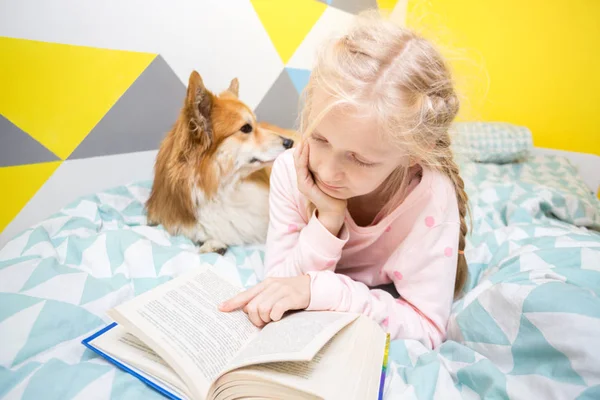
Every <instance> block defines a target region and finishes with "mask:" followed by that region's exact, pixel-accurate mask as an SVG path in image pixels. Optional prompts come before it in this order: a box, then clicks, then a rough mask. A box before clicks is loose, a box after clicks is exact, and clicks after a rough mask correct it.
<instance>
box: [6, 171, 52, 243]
mask: <svg viewBox="0 0 600 400" xmlns="http://www.w3.org/2000/svg"><path fill="white" fill-rule="evenodd" d="M61 162H62V161H52V162H47V163H39V164H26V165H19V166H16V167H2V168H0V192H1V193H2V207H0V232H2V231H3V230H4V228H5V227H6V226H7V225H8V224H9V223H10V221H12V219H13V218H14V217H15V216H16V215H17V214H18V213H19V212H20V211H21V209H22V208H23V207H24V206H25V204H27V202H28V201H29V199H31V198H32V197H33V195H34V194H35V193H36V192H37V191H38V189H39V188H40V187H42V185H43V184H44V183H45V182H46V181H47V180H48V178H49V177H50V176H51V175H52V174H53V173H54V171H55V170H56V168H58V166H59V165H60V164H61Z"/></svg>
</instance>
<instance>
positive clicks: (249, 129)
mask: <svg viewBox="0 0 600 400" xmlns="http://www.w3.org/2000/svg"><path fill="white" fill-rule="evenodd" d="M240 131H242V132H244V133H250V132H252V125H250V124H246V125H244V126H242V129H240Z"/></svg>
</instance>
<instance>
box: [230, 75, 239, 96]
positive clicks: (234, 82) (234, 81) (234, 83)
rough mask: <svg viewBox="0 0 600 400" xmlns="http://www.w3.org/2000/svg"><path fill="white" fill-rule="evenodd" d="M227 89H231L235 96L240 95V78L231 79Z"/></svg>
mask: <svg viewBox="0 0 600 400" xmlns="http://www.w3.org/2000/svg"><path fill="white" fill-rule="evenodd" d="M227 91H229V92H230V93H233V95H235V97H238V96H239V92H240V82H239V81H238V78H233V79H232V80H231V83H230V84H229V87H228V88H227Z"/></svg>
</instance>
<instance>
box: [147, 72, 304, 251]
mask: <svg viewBox="0 0 600 400" xmlns="http://www.w3.org/2000/svg"><path fill="white" fill-rule="evenodd" d="M238 91H239V82H238V80H237V78H235V79H233V80H232V81H231V83H230V85H229V88H228V89H227V90H225V91H223V92H221V93H219V94H213V93H212V92H210V91H209V90H207V89H206V87H205V86H204V83H203V81H202V78H201V77H200V74H198V72H196V71H193V72H192V73H191V75H190V78H189V83H188V87H187V94H186V98H185V100H184V104H183V107H182V108H181V111H180V113H179V116H178V118H177V120H176V122H175V124H174V125H173V128H172V129H171V130H170V131H169V132H168V133H167V135H166V137H165V138H164V140H163V141H162V143H161V145H160V148H159V151H158V154H157V157H156V162H155V165H154V182H153V185H152V190H151V192H150V197H149V198H148V200H147V202H146V204H145V206H146V212H147V221H148V224H149V225H158V224H160V225H162V226H163V227H164V228H165V230H166V231H167V232H169V234H171V235H184V236H186V237H188V238H189V239H191V240H192V241H193V242H194V243H196V244H198V245H199V246H200V247H199V251H200V252H201V253H207V252H218V253H220V254H223V253H224V252H225V251H226V249H227V247H229V246H234V245H246V244H264V243H265V241H266V235H267V228H268V223H269V176H270V167H271V165H272V163H273V161H275V158H276V157H277V156H278V155H279V154H281V153H283V152H284V151H285V150H287V149H289V148H291V147H293V146H294V139H295V133H294V132H293V131H290V130H286V129H282V128H279V127H277V126H274V125H271V124H268V123H257V121H256V116H255V115H254V113H253V112H252V110H251V109H250V108H249V107H248V106H247V105H246V104H244V103H243V102H242V101H241V100H240V99H239V98H238Z"/></svg>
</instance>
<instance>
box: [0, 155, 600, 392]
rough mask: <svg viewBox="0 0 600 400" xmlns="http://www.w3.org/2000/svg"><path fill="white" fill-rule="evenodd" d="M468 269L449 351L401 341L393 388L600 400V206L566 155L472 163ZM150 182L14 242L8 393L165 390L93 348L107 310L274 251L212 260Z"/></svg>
mask: <svg viewBox="0 0 600 400" xmlns="http://www.w3.org/2000/svg"><path fill="white" fill-rule="evenodd" d="M461 168H462V174H463V176H464V178H465V181H466V188H467V192H468V194H469V196H470V202H471V208H472V215H473V224H474V225H473V226H474V229H473V233H472V234H471V235H470V236H469V237H468V243H467V248H466V252H465V253H466V257H467V260H468V262H469V265H470V271H471V275H470V280H469V282H468V285H467V287H466V288H465V293H464V296H463V297H462V298H461V299H460V300H458V301H457V302H456V303H455V304H454V306H453V312H452V315H451V319H450V322H449V337H448V340H447V341H446V342H444V343H443V344H442V345H441V346H440V347H439V348H438V349H436V350H434V351H428V350H426V349H425V348H424V347H423V346H422V345H421V344H419V343H418V342H414V341H405V340H395V341H392V343H391V348H390V357H389V368H388V375H387V379H386V383H385V389H384V399H397V398H403V399H430V398H434V399H443V398H451V399H456V398H466V399H469V398H473V399H475V398H486V399H488V398H489V399H506V398H509V399H531V398H534V397H541V398H544V399H575V398H578V399H588V398H589V399H592V398H600V299H599V297H598V296H599V295H600V234H599V233H598V232H597V231H598V230H600V206H599V202H598V200H597V199H596V198H595V197H594V196H593V195H592V194H591V193H590V191H589V189H588V188H587V187H586V185H585V184H584V183H583V182H582V180H581V179H580V178H579V177H578V175H577V171H576V169H575V167H574V166H573V165H572V164H571V163H570V162H569V161H568V160H567V159H566V158H562V157H557V156H530V157H529V158H527V159H526V160H525V161H521V162H516V163H505V164H493V163H476V162H471V161H468V162H463V163H462V166H461ZM150 185H151V182H135V183H133V184H130V185H127V186H119V187H115V188H113V189H110V190H107V191H104V192H102V193H96V194H93V195H89V196H85V197H82V198H79V199H77V200H76V201H74V202H73V203H71V204H69V205H67V206H66V207H64V208H62V209H61V210H60V211H59V212H57V213H56V214H54V215H52V216H51V217H49V218H47V219H45V220H44V221H42V222H41V223H39V224H37V225H35V226H32V227H31V228H30V229H28V230H26V231H24V232H22V233H21V234H20V235H18V236H17V237H15V238H14V239H12V240H11V241H10V242H8V244H7V245H6V246H5V247H4V248H3V249H2V250H0V344H1V346H2V350H1V351H0V397H2V398H7V399H42V398H43V399H61V400H63V399H106V400H108V399H117V398H127V399H136V398H144V399H152V398H157V399H158V398H162V397H161V395H159V394H158V393H156V392H154V391H153V390H151V389H150V388H148V387H146V386H145V385H144V384H143V383H141V382H140V381H138V380H137V379H135V378H133V377H132V376H130V375H129V374H126V373H124V372H122V371H120V370H118V369H116V368H113V367H112V366H111V365H109V364H107V363H106V362H105V361H104V360H102V359H100V358H99V357H97V356H96V355H95V354H94V353H92V352H90V351H89V350H86V349H85V347H84V346H83V345H82V344H81V340H82V338H84V337H85V336H86V335H88V334H89V333H90V332H92V331H94V330H96V329H98V328H99V327H101V326H103V325H105V324H106V323H107V322H109V320H108V318H107V317H106V315H105V311H106V310H107V309H109V308H111V307H113V306H115V305H117V304H119V303H121V302H123V301H125V300H127V299H130V298H132V297H133V296H135V295H138V294H140V293H142V292H144V291H146V290H148V289H150V288H153V287H155V286H156V285H159V284H161V283H163V282H166V281H168V280H169V279H171V278H172V277H174V276H177V275H179V274H180V273H182V272H184V271H186V270H189V269H191V268H194V267H195V266H198V265H199V264H200V263H201V262H208V263H210V264H212V265H214V266H215V267H216V268H217V269H218V270H219V271H221V273H222V274H224V275H226V276H228V277H230V278H231V279H233V280H235V281H237V282H239V284H241V285H245V286H247V287H248V286H251V285H253V284H255V283H256V282H257V281H258V280H259V277H260V276H262V268H263V256H264V253H263V249H262V247H261V246H257V247H236V248H231V249H229V250H228V252H227V253H226V254H225V255H224V256H220V255H218V254H206V255H199V254H198V253H197V252H196V250H195V248H194V246H193V245H192V243H190V242H189V241H188V240H186V239H183V238H181V237H170V236H168V235H167V234H166V233H165V231H164V230H162V229H161V228H160V227H149V226H146V224H145V216H144V210H143V202H144V200H145V199H146V198H147V196H148V194H149V190H150Z"/></svg>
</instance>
